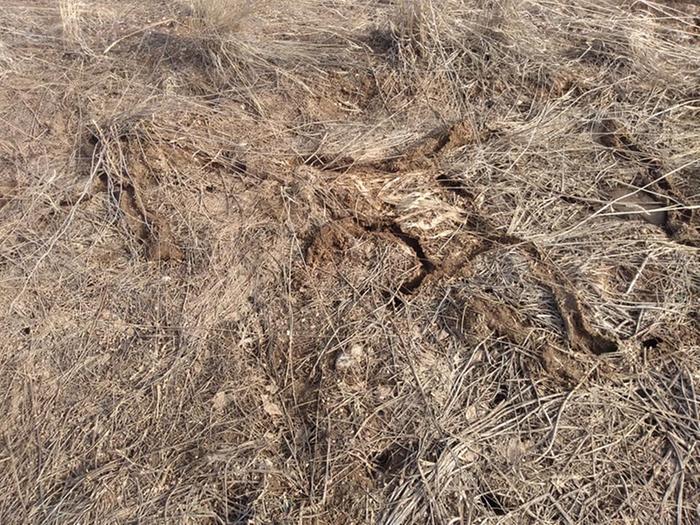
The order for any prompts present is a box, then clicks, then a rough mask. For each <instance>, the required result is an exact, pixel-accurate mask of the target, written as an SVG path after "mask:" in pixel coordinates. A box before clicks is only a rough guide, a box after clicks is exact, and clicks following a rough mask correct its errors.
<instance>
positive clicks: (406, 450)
mask: <svg viewBox="0 0 700 525" xmlns="http://www.w3.org/2000/svg"><path fill="white" fill-rule="evenodd" d="M418 446H419V444H418V441H409V442H407V443H392V444H391V445H389V446H388V447H386V448H385V449H384V450H382V451H381V452H379V453H378V454H375V455H374V456H373V457H371V458H370V463H371V464H372V465H373V466H374V472H373V474H374V476H375V477H381V476H382V475H391V474H394V473H397V472H399V471H400V470H401V469H402V468H403V467H404V466H405V465H406V464H407V463H409V462H410V461H411V457H413V456H415V455H416V454H417V453H418Z"/></svg>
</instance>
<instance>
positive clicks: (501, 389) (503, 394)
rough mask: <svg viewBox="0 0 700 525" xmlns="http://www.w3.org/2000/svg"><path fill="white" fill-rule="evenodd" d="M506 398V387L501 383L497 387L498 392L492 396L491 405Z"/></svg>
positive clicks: (497, 403) (495, 404)
mask: <svg viewBox="0 0 700 525" xmlns="http://www.w3.org/2000/svg"><path fill="white" fill-rule="evenodd" d="M507 399H508V387H507V386H506V385H501V386H500V387H499V388H498V392H497V393H496V395H495V396H494V397H493V406H497V405H500V404H501V403H503V402H504V401H506V400H507Z"/></svg>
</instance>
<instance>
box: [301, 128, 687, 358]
mask: <svg viewBox="0 0 700 525" xmlns="http://www.w3.org/2000/svg"><path fill="white" fill-rule="evenodd" d="M601 126H602V130H599V131H598V133H597V136H596V139H597V140H598V142H600V143H601V144H602V145H603V146H606V147H608V148H610V149H611V150H612V152H613V154H614V155H615V156H618V157H620V158H623V159H626V160H635V161H637V162H639V163H640V164H641V165H643V166H645V168H646V174H645V176H643V177H642V179H641V180H638V181H636V183H637V185H639V186H642V185H644V184H650V183H651V181H654V180H656V179H658V178H659V175H660V173H661V170H662V167H661V166H660V164H659V162H658V161H657V160H656V159H654V158H653V157H651V156H649V155H645V154H644V153H643V152H642V150H641V149H640V148H639V147H638V146H637V145H636V144H635V143H634V142H633V141H632V140H631V139H630V138H629V137H627V136H626V135H625V134H624V133H623V132H622V131H621V130H620V129H619V128H618V126H617V124H616V123H615V122H614V121H611V120H605V121H603V123H602V124H601ZM462 145H464V144H463V143H461V142H460V141H459V139H455V136H454V127H453V126H450V127H445V128H441V129H438V130H435V131H433V132H431V133H429V134H428V135H427V136H426V137H424V138H423V139H422V140H421V141H420V142H419V143H418V144H416V145H413V146H412V147H411V148H410V149H409V150H408V151H406V152H404V153H403V154H402V157H403V162H404V163H405V161H406V159H409V168H410V162H411V159H415V158H418V159H420V162H422V163H423V164H425V163H426V162H427V163H429V164H432V165H433V166H435V167H437V163H438V161H439V158H440V157H441V156H442V155H443V154H445V153H446V152H448V151H449V150H450V149H453V148H455V147H460V146H462ZM305 163H307V164H309V165H312V166H314V167H316V168H318V169H321V170H325V171H334V172H339V173H344V174H345V173H350V172H352V171H353V169H355V168H359V167H361V168H363V169H372V170H375V171H378V172H383V173H398V172H400V171H401V167H399V166H398V165H397V162H396V161H393V160H388V161H380V162H372V163H364V164H363V163H360V162H356V161H355V160H354V159H352V158H348V157H337V158H327V157H326V158H324V157H317V156H314V157H312V158H308V159H306V160H305ZM438 171H439V170H438ZM435 181H436V182H437V183H438V184H439V186H440V187H442V188H443V189H445V190H446V191H448V192H450V193H452V194H454V195H455V196H456V197H457V198H458V199H459V200H461V201H463V202H464V203H465V205H466V206H469V201H470V200H471V196H470V195H469V192H468V191H467V190H466V189H465V188H464V187H463V186H462V184H461V182H460V181H459V180H457V179H455V178H452V177H450V176H448V175H447V174H445V173H440V174H439V175H438V176H437V177H436V179H435ZM660 187H661V188H662V189H664V190H665V191H667V192H668V191H671V188H670V186H669V185H668V183H666V182H665V181H663V180H661V184H660ZM659 205H660V206H663V205H664V204H662V203H659ZM470 208H471V207H470ZM470 211H472V210H470ZM663 218H664V220H663V222H662V223H661V224H659V223H657V222H654V223H655V224H656V225H657V226H661V227H662V228H663V229H664V231H665V232H666V233H667V235H668V236H669V237H670V238H671V239H672V240H677V241H678V242H683V241H682V240H679V239H674V236H675V234H676V232H677V227H676V226H675V225H673V224H671V223H670V221H669V220H668V218H667V216H666V214H664V216H663ZM656 219H657V217H654V220H656ZM353 220H354V221H355V223H356V224H358V225H359V226H361V227H362V228H363V229H364V230H365V231H366V232H368V233H379V232H381V233H384V234H391V235H392V236H393V237H394V238H396V239H397V240H399V241H400V242H402V243H403V244H404V245H405V246H407V247H408V248H409V249H410V250H411V251H412V252H413V254H414V256H415V258H416V260H417V261H418V262H419V263H420V272H419V273H418V275H416V276H414V277H412V278H410V279H408V280H406V281H405V282H403V283H402V284H401V285H400V286H399V289H398V294H397V295H395V296H394V298H393V305H394V307H401V306H403V304H404V301H403V299H402V298H401V297H402V296H407V295H413V294H416V293H418V292H419V291H420V288H421V285H422V284H423V282H424V281H425V279H426V278H427V277H428V276H429V275H431V274H440V273H441V272H442V268H441V267H440V264H439V263H436V262H435V261H433V260H431V259H430V258H429V257H428V255H427V254H426V251H425V250H424V248H423V246H422V244H421V239H420V238H419V237H417V236H414V235H411V234H408V233H406V232H405V231H403V230H402V228H401V226H400V225H399V224H397V223H396V222H395V221H387V220H386V219H384V218H382V219H381V221H374V222H371V223H368V222H366V221H361V220H359V219H357V218H353ZM645 220H646V219H645ZM650 222H653V221H650ZM467 226H468V228H469V229H470V230H471V231H472V232H473V233H474V235H475V236H476V237H478V238H479V240H480V242H479V243H478V244H477V246H476V247H475V248H474V249H472V250H470V252H469V253H465V254H463V256H464V262H465V264H466V263H468V262H469V261H471V259H473V258H474V257H476V256H477V255H481V254H483V253H486V252H488V251H490V250H492V249H495V248H498V247H502V246H512V247H514V248H517V249H519V250H520V251H522V252H524V253H525V254H526V255H527V259H528V260H529V261H530V264H531V270H532V273H533V274H534V276H535V277H536V278H537V280H538V281H539V282H540V284H541V285H542V286H543V287H544V288H545V289H547V290H549V292H550V294H551V296H552V297H553V299H554V303H555V306H556V310H557V312H558V314H559V316H560V318H561V320H562V321H563V324H564V328H565V329H566V333H567V337H568V340H569V342H570V344H571V346H572V347H573V348H575V349H578V350H582V351H588V352H592V353H593V354H596V355H601V354H607V353H611V352H615V351H617V350H618V347H619V345H618V343H617V341H615V340H614V339H612V338H610V337H606V336H604V335H602V334H600V333H598V332H597V331H596V330H595V329H593V328H592V327H591V325H590V323H589V322H588V320H587V317H586V315H585V314H584V312H583V309H582V307H581V304H580V301H579V299H578V296H577V294H576V291H575V287H574V286H573V285H572V283H570V282H569V281H568V279H567V278H566V277H565V276H564V275H563V274H562V273H561V272H560V271H559V270H558V269H557V268H556V266H555V265H553V264H551V263H550V262H549V261H547V259H546V257H545V256H544V255H543V254H542V252H541V251H540V250H539V249H538V247H537V246H536V245H534V244H533V243H532V242H530V241H527V240H524V239H520V238H518V237H514V236H511V235H504V234H501V233H499V232H497V231H495V230H494V228H493V227H491V226H490V225H489V221H488V220H485V219H484V218H483V217H480V216H479V215H478V214H477V213H470V215H469V218H468V219H467Z"/></svg>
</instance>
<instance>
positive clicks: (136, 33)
mask: <svg viewBox="0 0 700 525" xmlns="http://www.w3.org/2000/svg"><path fill="white" fill-rule="evenodd" d="M171 22H175V19H174V18H168V19H167V20H161V21H160V22H156V23H154V24H149V25H147V26H146V27H142V28H141V29H137V30H136V31H132V32H131V33H129V34H127V35H124V36H123V37H121V38H118V39H117V40H115V41H114V42H112V43H111V44H110V45H108V46H107V47H106V48H105V50H104V51H103V52H102V54H103V55H106V54H107V53H109V52H110V51H111V50H112V48H113V47H114V46H116V45H117V44H119V43H120V42H123V41H124V40H126V39H127V38H131V37H132V36H136V35H138V34H140V33H143V32H144V31H148V30H149V29H153V28H154V27H158V26H162V25H165V24H169V23H171Z"/></svg>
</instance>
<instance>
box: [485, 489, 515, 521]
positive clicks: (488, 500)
mask: <svg viewBox="0 0 700 525" xmlns="http://www.w3.org/2000/svg"><path fill="white" fill-rule="evenodd" d="M479 499H480V500H481V504H482V505H483V506H484V507H486V508H487V509H489V510H490V511H492V512H493V513H494V514H498V515H499V516H504V515H505V514H507V513H508V510H507V509H506V506H505V505H504V503H503V497H502V496H500V495H498V494H496V493H495V492H487V493H485V494H482V495H481V496H480V497H479Z"/></svg>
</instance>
